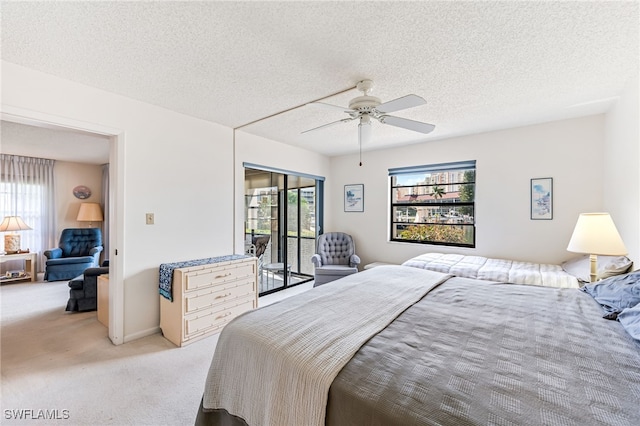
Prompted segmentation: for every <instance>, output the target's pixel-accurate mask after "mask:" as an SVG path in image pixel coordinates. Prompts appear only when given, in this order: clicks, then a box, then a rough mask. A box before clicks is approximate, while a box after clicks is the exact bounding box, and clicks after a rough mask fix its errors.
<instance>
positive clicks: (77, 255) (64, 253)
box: [44, 228, 102, 281]
mask: <svg viewBox="0 0 640 426" xmlns="http://www.w3.org/2000/svg"><path fill="white" fill-rule="evenodd" d="M101 251H102V231H100V228H68V229H63V230H62V235H60V243H59V244H58V247H56V248H53V249H50V250H45V252H44V255H45V257H46V258H47V263H46V266H45V270H44V280H45V281H61V280H69V279H71V278H74V277H77V276H78V275H82V273H83V272H84V270H85V269H87V268H94V267H97V266H98V265H99V264H100V252H101Z"/></svg>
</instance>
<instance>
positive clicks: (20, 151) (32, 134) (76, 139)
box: [0, 121, 109, 164]
mask: <svg viewBox="0 0 640 426" xmlns="http://www.w3.org/2000/svg"><path fill="white" fill-rule="evenodd" d="M0 138H2V145H1V146H0V148H2V149H1V152H2V153H3V154H12V155H23V156H26V157H38V158H51V159H54V160H59V161H71V162H81V163H87V164H105V163H108V162H109V138H107V137H105V136H100V135H94V134H87V133H84V132H79V131H76V130H68V129H61V128H51V127H49V128H45V127H35V126H30V125H25V124H20V123H12V122H7V121H2V122H0Z"/></svg>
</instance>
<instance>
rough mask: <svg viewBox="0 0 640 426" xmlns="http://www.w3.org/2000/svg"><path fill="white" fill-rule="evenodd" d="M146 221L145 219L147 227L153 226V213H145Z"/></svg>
mask: <svg viewBox="0 0 640 426" xmlns="http://www.w3.org/2000/svg"><path fill="white" fill-rule="evenodd" d="M146 219H147V225H153V222H154V217H153V213H147V214H146Z"/></svg>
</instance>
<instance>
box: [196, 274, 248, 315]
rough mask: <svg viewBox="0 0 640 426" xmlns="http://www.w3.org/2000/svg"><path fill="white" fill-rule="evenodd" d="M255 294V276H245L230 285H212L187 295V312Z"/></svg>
mask: <svg viewBox="0 0 640 426" xmlns="http://www.w3.org/2000/svg"><path fill="white" fill-rule="evenodd" d="M254 295H255V280H254V277H253V276H251V277H245V278H244V279H242V280H239V281H234V282H233V283H230V285H229V286H226V285H225V286H222V288H220V287H219V286H216V287H210V288H206V289H203V290H198V291H196V292H191V293H188V294H186V295H185V307H184V311H185V313H186V314H189V313H191V312H195V311H197V310H199V309H203V308H209V307H212V306H215V305H219V304H223V303H225V302H227V301H229V300H233V299H237V298H239V297H243V296H251V297H253V296H254Z"/></svg>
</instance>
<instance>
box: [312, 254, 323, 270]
mask: <svg viewBox="0 0 640 426" xmlns="http://www.w3.org/2000/svg"><path fill="white" fill-rule="evenodd" d="M311 262H313V265H314V266H317V267H320V266H322V258H321V257H320V255H319V254H314V255H313V256H311Z"/></svg>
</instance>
